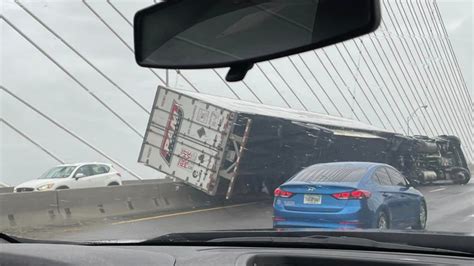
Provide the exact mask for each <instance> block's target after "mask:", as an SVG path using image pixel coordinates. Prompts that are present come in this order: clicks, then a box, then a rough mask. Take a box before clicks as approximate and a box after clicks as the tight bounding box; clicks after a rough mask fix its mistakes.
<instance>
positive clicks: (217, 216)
mask: <svg viewBox="0 0 474 266" xmlns="http://www.w3.org/2000/svg"><path fill="white" fill-rule="evenodd" d="M419 189H420V191H421V192H422V193H423V194H424V195H425V197H426V200H427V205H428V223H427V230H430V231H447V232H469V233H473V234H474V181H471V182H470V183H469V184H467V185H463V186H460V185H441V186H439V185H438V186H426V187H421V188H419ZM271 204H272V202H271V201H262V202H251V203H243V204H235V205H230V206H224V207H214V208H208V209H200V210H192V211H185V212H178V213H171V214H161V215H154V216H145V217H135V218H126V219H121V220H114V221H107V222H105V223H101V224H96V225H81V226H75V227H68V228H61V229H55V230H48V231H45V232H38V233H37V235H35V238H40V239H58V240H69V241H86V240H106V239H107V240H109V239H128V240H141V239H147V238H151V237H155V236H160V235H163V234H167V233H173V232H183V231H188V232H190V231H203V230H224V229H255V228H262V229H263V228H271V226H272V222H271V217H272V205H271Z"/></svg>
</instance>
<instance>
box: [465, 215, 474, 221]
mask: <svg viewBox="0 0 474 266" xmlns="http://www.w3.org/2000/svg"><path fill="white" fill-rule="evenodd" d="M472 218H474V214H471V215H468V216H466V218H464V219H463V220H462V221H463V222H467V221H469V220H470V219H472Z"/></svg>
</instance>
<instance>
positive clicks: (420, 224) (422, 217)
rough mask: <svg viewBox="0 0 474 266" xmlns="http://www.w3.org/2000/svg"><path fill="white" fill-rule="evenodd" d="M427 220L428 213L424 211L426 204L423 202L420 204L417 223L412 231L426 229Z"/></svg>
mask: <svg viewBox="0 0 474 266" xmlns="http://www.w3.org/2000/svg"><path fill="white" fill-rule="evenodd" d="M427 219H428V211H427V210H426V204H425V203H424V202H421V203H420V213H419V216H418V221H417V223H416V225H415V226H413V229H419V230H422V229H425V228H426V220H427Z"/></svg>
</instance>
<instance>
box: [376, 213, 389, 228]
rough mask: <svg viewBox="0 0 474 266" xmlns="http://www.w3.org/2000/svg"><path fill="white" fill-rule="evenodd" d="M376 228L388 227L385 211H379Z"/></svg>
mask: <svg viewBox="0 0 474 266" xmlns="http://www.w3.org/2000/svg"><path fill="white" fill-rule="evenodd" d="M377 229H379V230H386V229H389V224H388V218H387V215H386V214H385V212H380V214H379V217H378V219H377Z"/></svg>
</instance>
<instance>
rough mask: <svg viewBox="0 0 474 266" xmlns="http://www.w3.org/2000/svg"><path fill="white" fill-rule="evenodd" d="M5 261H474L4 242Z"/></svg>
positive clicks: (0, 258)
mask: <svg viewBox="0 0 474 266" xmlns="http://www.w3.org/2000/svg"><path fill="white" fill-rule="evenodd" d="M0 245H1V246H0V265H51V266H54V265H252V266H257V265H439V264H451V265H473V264H474V260H473V259H472V258H470V257H461V256H446V255H431V254H418V253H402V252H381V251H360V250H340V249H321V248H316V249H315V248H274V247H272V248H265V247H232V246H224V247H223V246H212V245H209V246H201V245H200V246H175V245H172V246H162V245H159V246H151V245H147V246H137V245H119V246H114V245H106V246H104V245H101V246H97V245H96V246H85V245H71V244H40V243H13V244H0Z"/></svg>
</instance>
